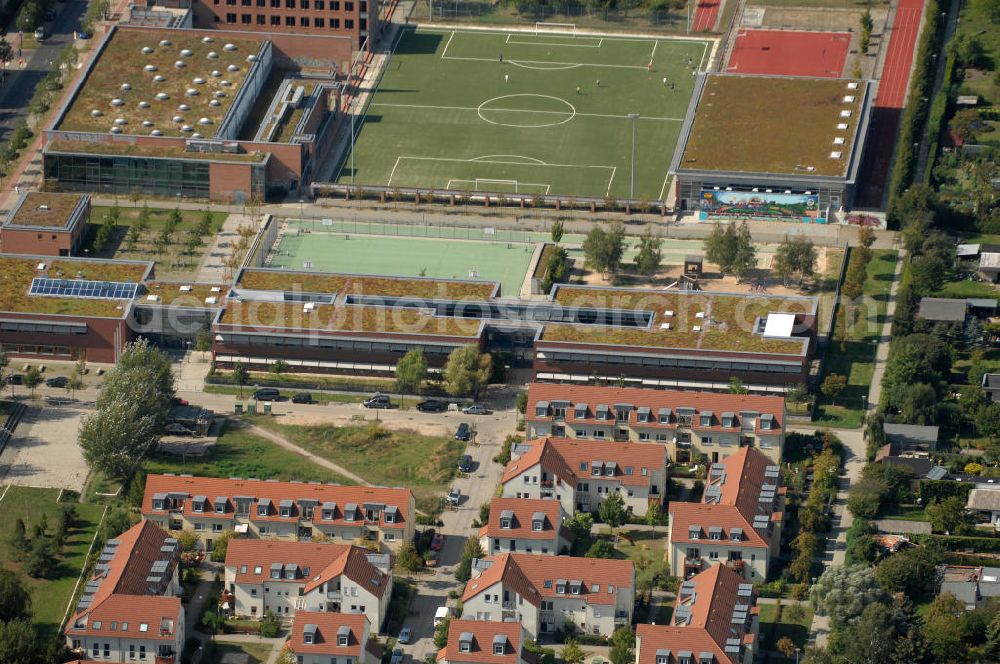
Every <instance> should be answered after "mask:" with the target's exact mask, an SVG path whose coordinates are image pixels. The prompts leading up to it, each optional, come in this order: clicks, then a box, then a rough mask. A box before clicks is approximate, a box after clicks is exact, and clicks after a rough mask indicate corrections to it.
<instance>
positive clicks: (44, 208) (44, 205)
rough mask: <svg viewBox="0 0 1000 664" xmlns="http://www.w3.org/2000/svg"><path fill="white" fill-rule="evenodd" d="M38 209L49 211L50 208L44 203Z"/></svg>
mask: <svg viewBox="0 0 1000 664" xmlns="http://www.w3.org/2000/svg"><path fill="white" fill-rule="evenodd" d="M38 209H39V210H48V209H49V206H48V205H46V204H45V203H42V204H41V205H39V206H38Z"/></svg>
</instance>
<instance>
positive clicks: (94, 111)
mask: <svg viewBox="0 0 1000 664" xmlns="http://www.w3.org/2000/svg"><path fill="white" fill-rule="evenodd" d="M90 115H91V116H92V117H95V118H99V117H101V116H102V115H104V113H102V112H100V111H99V110H97V109H96V108H95V109H94V110H92V111H91V112H90Z"/></svg>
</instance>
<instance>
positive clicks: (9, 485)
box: [0, 484, 13, 502]
mask: <svg viewBox="0 0 1000 664" xmlns="http://www.w3.org/2000/svg"><path fill="white" fill-rule="evenodd" d="M11 486H13V485H12V484H8V485H7V486H5V487H4V489H3V493H2V494H0V502H3V499H4V498H6V497H7V492H8V491H10V487H11Z"/></svg>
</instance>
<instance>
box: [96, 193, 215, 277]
mask: <svg viewBox="0 0 1000 664" xmlns="http://www.w3.org/2000/svg"><path fill="white" fill-rule="evenodd" d="M110 210H111V208H110V207H106V206H101V205H95V206H94V207H92V208H91V209H90V226H89V227H88V229H87V235H86V237H85V238H84V242H83V246H82V247H81V250H82V251H81V253H82V254H86V255H89V256H92V257H96V258H117V259H120V260H141V261H148V260H155V261H156V276H157V278H158V279H166V280H170V279H181V278H187V277H191V276H193V271H194V270H196V269H197V268H198V265H199V263H200V262H201V256H202V252H204V251H205V250H207V248H208V245H209V243H210V241H211V240H212V238H213V237H214V236H215V235H216V233H218V232H219V230H220V229H221V228H222V225H223V223H225V221H226V217H227V216H228V214H226V213H224V212H212V213H211V215H212V224H211V227H210V229H209V232H208V233H207V234H206V236H205V238H204V241H203V243H202V247H201V249H200V250H196V251H195V252H194V254H191V255H189V254H187V251H186V248H185V246H184V244H185V242H186V240H187V233H188V231H189V230H190V229H192V228H195V227H196V226H197V225H198V224H199V223H200V222H201V219H202V217H203V216H204V211H202V210H181V217H182V221H181V223H180V225H179V226H178V227H177V230H176V231H174V234H173V236H172V238H171V244H169V245H167V246H166V247H165V248H164V249H160V248H159V247H157V246H156V243H155V240H156V239H157V238H158V237H159V235H160V233H161V232H162V231H163V228H164V225H165V224H166V222H167V219H168V218H169V216H170V213H171V210H169V209H166V208H150V209H149V227H148V228H147V229H146V230H145V231H143V232H142V234H141V235H140V236H139V240H138V242H136V244H135V246H133V247H131V248H130V249H129V248H127V242H126V236H127V234H128V229H129V228H130V227H131V226H133V225H135V223H136V221H137V220H138V218H139V212H140V211H141V210H142V207H141V206H140V207H134V206H133V205H132V204H131V203H126V204H124V205H121V206H119V208H118V210H119V215H118V223H117V224H116V225H115V232H114V234H113V235H112V239H111V241H110V242H109V243H108V244H107V245H106V246H105V247H104V248H103V249H102V250H101V251H95V248H94V240H95V239H96V237H97V229H98V227H99V226H100V225H101V223H103V221H104V218H105V217H106V216H107V215H108V212H109V211H110Z"/></svg>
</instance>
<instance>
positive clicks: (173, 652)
mask: <svg viewBox="0 0 1000 664" xmlns="http://www.w3.org/2000/svg"><path fill="white" fill-rule="evenodd" d="M179 556H180V547H179V545H178V542H177V540H176V539H174V538H172V537H170V535H169V533H167V532H165V531H163V530H161V529H160V528H158V527H157V526H156V525H155V524H154V523H152V522H150V521H141V522H139V523H138V524H136V525H135V526H133V527H132V528H130V529H128V530H127V531H125V532H124V533H122V534H121V535H119V536H118V537H116V538H114V539H111V540H108V541H107V542H106V543H105V545H104V549H103V550H102V551H101V554H100V556H99V558H98V560H97V563H96V564H95V565H94V572H93V574H92V576H91V577H90V578H89V579H88V580H87V581H86V583H85V584H84V586H83V594H82V595H81V597H80V600H79V602H78V603H77V605H76V609H75V610H74V611H73V614H72V615H71V616H70V618H69V621H68V622H67V624H66V628H65V635H66V644H67V645H68V646H69V648H70V649H71V650H72V651H73V652H74V653H75V654H76V656H77V657H78V658H80V659H81V660H84V661H90V660H95V661H101V662H132V663H134V662H154V661H155V662H156V663H157V664H168V663H169V664H173V663H175V662H179V661H180V657H181V652H182V650H183V648H184V606H183V605H182V604H181V599H180V596H179V594H180V581H179V578H178V562H179Z"/></svg>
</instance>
